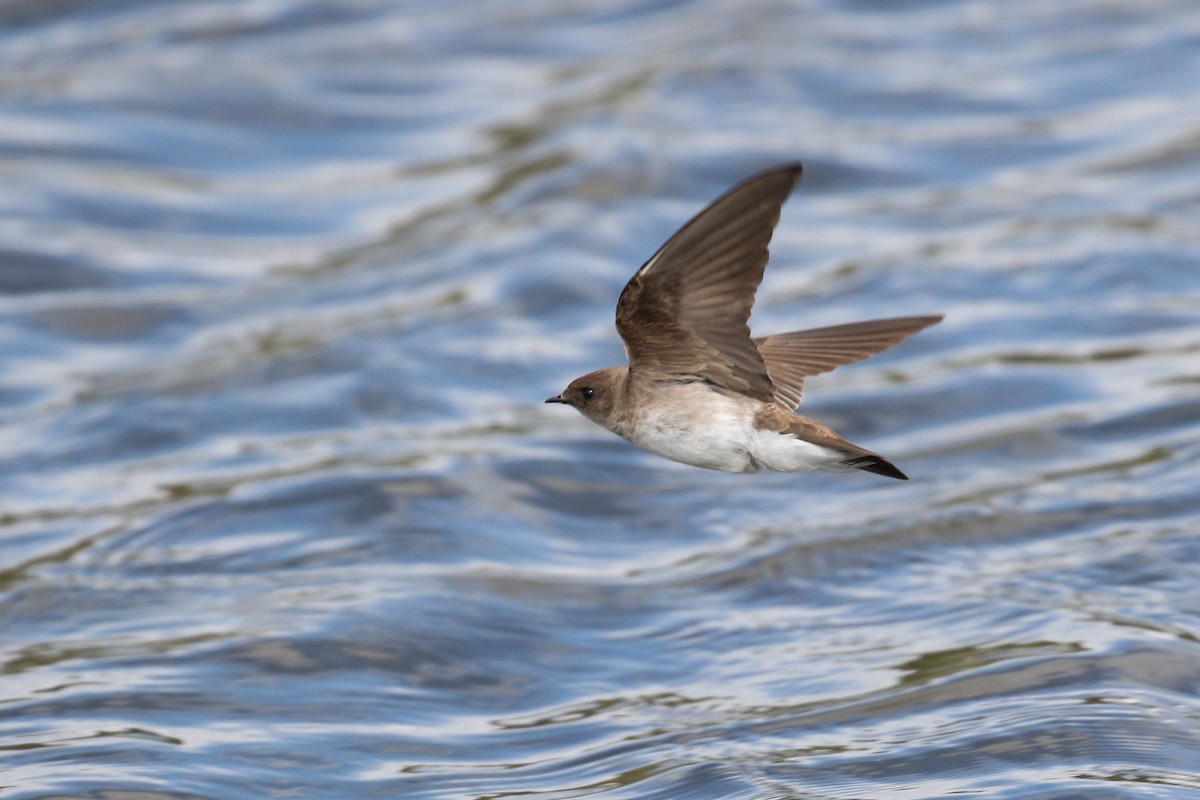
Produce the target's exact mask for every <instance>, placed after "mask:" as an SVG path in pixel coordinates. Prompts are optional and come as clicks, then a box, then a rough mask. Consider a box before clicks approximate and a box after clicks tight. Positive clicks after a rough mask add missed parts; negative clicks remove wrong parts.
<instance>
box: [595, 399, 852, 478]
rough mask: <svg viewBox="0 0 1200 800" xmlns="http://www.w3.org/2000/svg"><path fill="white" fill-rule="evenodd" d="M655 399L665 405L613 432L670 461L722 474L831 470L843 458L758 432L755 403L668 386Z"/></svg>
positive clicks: (790, 438)
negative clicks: (670, 389)
mask: <svg viewBox="0 0 1200 800" xmlns="http://www.w3.org/2000/svg"><path fill="white" fill-rule="evenodd" d="M672 395H673V397H672ZM660 400H666V401H667V402H659V403H657V404H656V405H655V406H654V407H653V408H652V409H648V410H646V411H644V412H643V413H641V414H639V415H638V416H637V418H636V419H634V420H633V424H632V425H631V426H630V427H629V428H628V429H627V430H624V431H618V433H620V434H621V435H622V436H624V437H625V438H626V439H628V440H629V441H631V442H633V443H634V444H636V445H637V446H638V447H641V448H642V449H644V450H649V451H650V452H651V453H655V454H657V455H660V456H663V457H665V458H669V459H671V460H672V461H680V462H682V463H684V464H690V465H692V466H694V467H703V468H705V469H715V470H720V471H722V472H757V471H758V470H759V469H771V470H779V471H782V472H805V471H808V470H812V469H829V468H831V467H833V468H836V467H835V466H834V465H835V464H836V462H837V461H838V460H839V459H841V458H842V457H843V455H842V454H840V453H837V452H836V451H834V450H830V449H829V448H826V447H822V446H820V445H816V444H813V443H812V442H807V441H805V440H803V439H798V438H796V437H795V436H793V435H791V434H786V433H777V432H775V431H769V430H759V429H758V428H756V427H755V425H754V419H755V412H756V411H757V410H758V407H759V404H758V403H757V402H755V401H748V400H742V399H740V398H733V397H728V396H726V395H723V394H720V393H719V392H714V391H712V390H710V389H708V388H706V387H701V386H696V385H684V386H679V387H672V391H671V393H670V394H666V393H663V395H660ZM670 400H676V402H670Z"/></svg>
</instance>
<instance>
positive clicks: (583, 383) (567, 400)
mask: <svg viewBox="0 0 1200 800" xmlns="http://www.w3.org/2000/svg"><path fill="white" fill-rule="evenodd" d="M627 374H628V369H627V368H626V367H608V368H606V369H598V370H596V371H595V372H589V373H588V374H587V375H583V376H580V377H578V378H576V379H575V380H573V381H571V383H570V384H568V386H567V388H566V389H564V390H563V393H562V394H559V395H555V396H554V397H550V398H548V399H547V400H546V402H547V403H562V404H563V405H568V406H574V407H575V408H577V409H579V413H580V414H583V415H584V416H585V417H587V418H588V419H590V420H591V421H592V422H595V423H597V424H598V425H603V426H604V427H605V428H608V429H610V430H611V429H612V427H613V426H612V422H613V417H614V415H615V414H616V411H617V404H618V403H619V402H620V396H621V394H622V393H623V392H624V390H625V377H626V375H627Z"/></svg>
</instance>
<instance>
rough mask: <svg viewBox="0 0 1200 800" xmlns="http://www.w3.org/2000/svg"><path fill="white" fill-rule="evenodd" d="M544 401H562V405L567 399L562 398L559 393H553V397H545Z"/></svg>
mask: <svg viewBox="0 0 1200 800" xmlns="http://www.w3.org/2000/svg"><path fill="white" fill-rule="evenodd" d="M546 402H547V403H562V404H564V405H566V404H567V401H566V400H563V396H562V395H561V394H556V395H554V397H547V398H546Z"/></svg>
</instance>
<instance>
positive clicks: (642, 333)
mask: <svg viewBox="0 0 1200 800" xmlns="http://www.w3.org/2000/svg"><path fill="white" fill-rule="evenodd" d="M800 174H801V168H800V165H799V164H791V165H788V166H786V167H780V168H777V169H773V170H770V171H768V172H764V173H761V174H759V175H756V176H754V177H752V178H750V179H749V180H747V181H745V182H743V183H741V184H739V185H738V186H735V187H734V188H733V189H731V190H730V191H729V192H728V193H726V194H725V195H723V196H722V197H720V198H718V199H717V200H716V201H714V202H713V203H712V204H711V205H710V206H708V207H707V208H705V209H704V210H703V211H701V212H700V213H699V214H697V215H696V216H695V217H694V218H693V219H692V220H691V221H690V222H688V223H687V224H686V225H684V226H683V228H681V229H680V230H679V232H678V233H676V234H675V235H674V236H672V237H671V238H670V239H669V240H668V241H667V243H666V244H664V245H663V246H662V247H661V248H660V249H659V251H658V252H657V253H655V254H654V256H653V257H652V258H651V259H650V260H649V261H647V262H646V263H645V264H644V265H643V266H642V268H641V269H639V270H638V271H637V274H635V275H634V276H633V278H632V279H630V281H629V283H628V284H627V285H626V286H625V290H624V291H623V292H622V293H621V299H620V301H619V302H618V303H617V330H618V332H620V334H621V338H622V340H624V342H625V351H626V353H627V355H628V356H629V364H630V367H631V369H634V370H647V371H652V372H660V373H666V374H670V375H689V376H696V377H699V378H702V379H704V380H708V381H710V382H712V383H714V384H716V385H718V386H721V387H724V388H726V389H728V390H730V391H734V392H739V393H741V394H745V395H748V396H750V397H754V398H757V399H759V400H763V401H765V402H771V401H773V399H774V397H775V387H774V386H773V385H772V383H771V377H770V376H769V375H768V374H767V368H766V365H765V364H764V363H763V356H762V355H761V354H760V352H759V349H758V348H757V347H755V345H754V342H753V340H751V338H750V329H749V327H748V326H747V324H746V321H747V320H748V319H749V317H750V309H751V307H752V306H753V305H754V292H755V290H756V289H757V288H758V285H759V283H761V282H762V276H763V269H764V268H765V267H766V264H767V258H768V253H767V245H768V244H769V243H770V241H771V233H772V231H773V230H774V228H775V224H776V223H777V222H778V221H779V211H780V208H781V207H782V206H783V203H784V201H785V200H786V199H787V197H788V194H789V193H791V191H792V189H793V188H794V187H795V185H796V183H797V182H798V181H799V180H800Z"/></svg>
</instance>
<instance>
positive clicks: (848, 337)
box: [754, 315, 942, 409]
mask: <svg viewBox="0 0 1200 800" xmlns="http://www.w3.org/2000/svg"><path fill="white" fill-rule="evenodd" d="M941 319H942V317H941V316H940V315H938V316H929V317H892V318H891V319H873V320H871V321H869V322H852V323H850V324H849V325H833V326H831V327H828V328H813V329H812V330H807V331H793V332H791V333H779V334H776V335H774V336H763V337H761V338H758V339H755V340H754V343H755V344H756V345H757V346H758V352H759V353H760V354H761V355H762V358H763V361H764V362H766V365H767V372H768V373H769V374H770V376H771V381H772V383H773V384H774V385H775V397H776V400H777V401H778V402H779V404H780V405H782V406H786V407H787V408H789V409H794V408H795V407H796V406H798V405H800V399H801V397H803V395H804V379H805V378H806V377H808V376H809V375H820V374H821V373H822V372H829V371H830V370H831V369H836V368H837V367H840V366H843V365H845V364H853V363H854V362H855V361H862V360H863V359H864V358H869V357H870V356H873V355H875V354H876V353H880V352H882V351H884V350H887V349H888V348H889V347H893V346H894V345H898V344H900V343H901V342H903V341H904V340H905V339H907V338H908V337H909V336H912V335H913V334H914V333H916V332H917V331H919V330H921V329H922V328H928V327H929V326H930V325H933V324H934V323H936V322H940V321H941Z"/></svg>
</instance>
